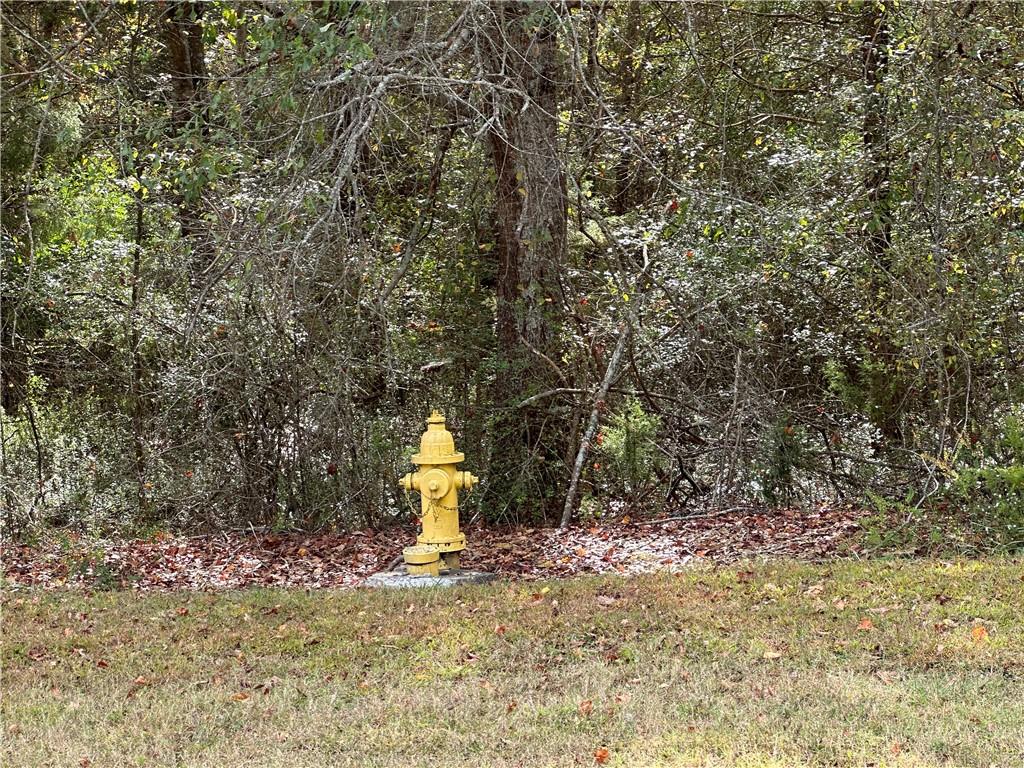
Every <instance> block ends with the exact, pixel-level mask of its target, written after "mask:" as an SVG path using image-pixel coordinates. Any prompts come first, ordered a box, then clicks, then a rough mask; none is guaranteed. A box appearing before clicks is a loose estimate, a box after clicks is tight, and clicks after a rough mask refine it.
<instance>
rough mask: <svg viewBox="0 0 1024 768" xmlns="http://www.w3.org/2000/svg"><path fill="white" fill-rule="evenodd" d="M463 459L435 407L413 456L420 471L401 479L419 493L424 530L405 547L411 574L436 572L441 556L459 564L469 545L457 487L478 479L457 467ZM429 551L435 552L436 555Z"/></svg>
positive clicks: (454, 566)
mask: <svg viewBox="0 0 1024 768" xmlns="http://www.w3.org/2000/svg"><path fill="white" fill-rule="evenodd" d="M464 459H465V456H463V454H462V453H460V452H458V451H456V450H455V438H453V437H452V433H451V432H449V431H448V430H447V429H446V427H445V418H444V416H442V415H441V414H440V413H438V412H437V411H434V412H433V413H432V414H431V415H430V418H428V419H427V431H426V432H424V433H423V436H422V438H421V439H420V450H419V453H417V454H415V455H414V456H413V457H412V462H413V463H414V464H416V465H417V467H418V469H417V471H416V472H410V473H409V474H407V475H405V476H404V477H403V478H402V479H401V480H399V485H401V486H402V487H403V488H404V489H405V490H407V491H419V493H420V511H421V514H420V517H421V524H422V530H421V532H420V534H419V535H418V536H417V537H416V546H414V547H406V549H405V550H403V557H404V559H405V562H406V568H407V570H408V572H409V573H410V574H421V575H428V574H429V575H434V576H436V575H437V571H438V569H439V567H440V560H444V567H446V568H449V569H453V570H454V569H457V568H458V567H459V552H460V551H462V550H463V549H465V548H466V536H465V534H464V533H462V532H461V531H460V530H459V494H458V491H459V490H464V491H469V490H470V489H472V488H473V486H474V485H476V484H477V483H478V482H479V480H478V479H477V477H476V476H475V475H473V474H472V473H470V472H464V471H461V470H457V469H456V468H455V467H456V465H457V464H459V463H460V462H461V461H463V460H464ZM430 552H433V553H435V554H434V557H433V558H431V557H430V555H429V553H430Z"/></svg>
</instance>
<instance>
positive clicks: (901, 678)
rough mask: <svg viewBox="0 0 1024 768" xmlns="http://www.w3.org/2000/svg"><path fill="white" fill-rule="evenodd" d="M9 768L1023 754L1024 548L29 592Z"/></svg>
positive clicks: (21, 621) (678, 762)
mask: <svg viewBox="0 0 1024 768" xmlns="http://www.w3.org/2000/svg"><path fill="white" fill-rule="evenodd" d="M3 694H4V695H3V710H2V711H3V738H4V747H3V761H2V762H3V765H5V766H43V765H53V766H126V765H182V766H240V765H271V766H286V767H289V768H290V767H291V766H316V767H317V768H324V767H325V766H349V765H351V766H402V767H403V768H405V767H407V766H413V767H416V766H428V765H433V766H442V765H448V766H516V765H522V766H546V765H566V766H572V765H584V766H586V765H595V764H605V765H609V766H614V765H619V766H751V767H754V766H758V767H760V766H780V767H783V766H785V767H786V768H790V767H794V766H867V765H875V766H940V765H941V766H946V765H955V766H1008V767H1012V768H1019V767H1020V766H1021V765H1024V563H1022V562H1021V561H1020V560H991V561H970V562H962V563H940V562H935V561H916V562H910V561H908V562H886V561H875V562H865V563H854V562H841V563H833V564H831V565H828V566H812V565H803V564H789V563H784V564H779V563H775V564H770V565H763V566H751V567H749V568H739V569H736V568H729V569H724V568H723V569H714V570H712V569H706V570H693V571H691V572H687V573H685V574H682V575H674V576H673V575H669V574H665V575H655V576H644V577H635V578H630V579H626V578H622V577H614V578H609V577H595V578H581V579H576V580H571V581H565V582H549V583H546V584H545V583H539V584H538V583H531V584H521V583H499V584H495V585H490V586H486V587H472V588H464V589H461V590H459V591H457V592H447V591H436V590H425V591H421V592H385V591H377V592H368V591H317V592H306V591H297V590H292V591H283V590H252V591H239V592H228V593H222V594H188V593H173V594H148V595H138V594H133V593H126V592H111V593H98V594H94V595H83V594H73V593H49V594H43V593H33V592H20V593H10V592H8V593H7V594H6V596H5V598H4V610H3Z"/></svg>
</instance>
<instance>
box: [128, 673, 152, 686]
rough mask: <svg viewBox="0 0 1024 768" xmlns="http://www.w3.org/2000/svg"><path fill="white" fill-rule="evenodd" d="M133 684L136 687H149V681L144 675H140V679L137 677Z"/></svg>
mask: <svg viewBox="0 0 1024 768" xmlns="http://www.w3.org/2000/svg"><path fill="white" fill-rule="evenodd" d="M132 682H133V683H134V684H135V685H149V680H147V679H146V678H145V677H143V676H142V675H139V676H138V677H136V678H135V679H134V680H132Z"/></svg>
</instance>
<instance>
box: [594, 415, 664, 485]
mask: <svg viewBox="0 0 1024 768" xmlns="http://www.w3.org/2000/svg"><path fill="white" fill-rule="evenodd" d="M660 427H661V419H659V418H658V417H657V416H655V415H653V414H649V413H647V412H646V411H645V410H644V408H643V405H641V404H640V401H639V400H637V399H636V398H630V399H629V400H627V401H626V403H625V406H624V408H623V409H622V410H621V411H620V412H619V413H616V414H614V415H612V417H611V418H610V419H609V420H608V424H607V425H606V426H605V427H604V429H603V430H602V432H601V438H600V445H601V451H600V453H601V456H602V457H603V458H604V459H605V462H606V464H607V468H608V472H607V474H606V475H605V477H606V480H607V481H608V482H609V483H610V484H611V485H613V486H614V487H615V489H616V490H617V491H619V492H621V493H622V495H623V496H624V497H625V498H627V499H629V500H630V501H639V500H640V499H642V498H644V497H645V496H646V495H647V494H648V493H649V491H650V489H651V487H652V486H653V485H654V484H655V483H656V482H657V474H656V469H657V468H658V466H659V460H660V455H659V453H658V444H657V437H658V429H659V428H660Z"/></svg>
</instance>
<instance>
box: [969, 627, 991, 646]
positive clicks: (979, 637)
mask: <svg viewBox="0 0 1024 768" xmlns="http://www.w3.org/2000/svg"><path fill="white" fill-rule="evenodd" d="M971 639H972V640H974V642H976V643H983V642H985V641H986V640H988V630H987V629H985V627H983V626H982V625H981V624H979V625H977V626H976V627H973V628H972V629H971Z"/></svg>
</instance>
